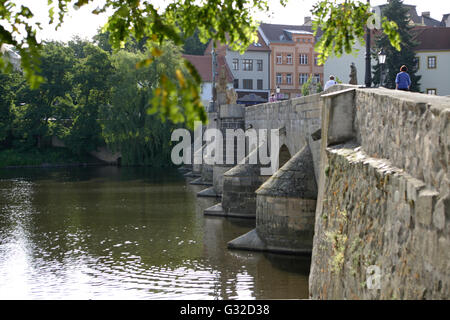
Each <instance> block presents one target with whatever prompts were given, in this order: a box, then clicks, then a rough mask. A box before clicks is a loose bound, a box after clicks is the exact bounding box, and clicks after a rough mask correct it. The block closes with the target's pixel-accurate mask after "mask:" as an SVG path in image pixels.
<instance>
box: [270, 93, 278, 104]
mask: <svg viewBox="0 0 450 320" xmlns="http://www.w3.org/2000/svg"><path fill="white" fill-rule="evenodd" d="M275 101H277V99H276V98H275V93H272V95H271V96H270V98H269V102H275Z"/></svg>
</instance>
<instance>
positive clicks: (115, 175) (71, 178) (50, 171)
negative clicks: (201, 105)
mask: <svg viewBox="0 0 450 320" xmlns="http://www.w3.org/2000/svg"><path fill="white" fill-rule="evenodd" d="M0 177H1V178H2V179H18V178H22V179H32V180H33V181H39V180H49V179H51V180H54V181H58V182H77V181H91V180H102V179H103V180H107V181H135V180H137V179H139V180H141V181H143V182H151V183H155V182H170V181H182V180H183V175H182V174H181V173H180V172H179V171H178V170H177V168H175V167H167V168H153V167H117V166H87V167H81V166H76V167H54V168H9V169H5V168H1V169H0Z"/></svg>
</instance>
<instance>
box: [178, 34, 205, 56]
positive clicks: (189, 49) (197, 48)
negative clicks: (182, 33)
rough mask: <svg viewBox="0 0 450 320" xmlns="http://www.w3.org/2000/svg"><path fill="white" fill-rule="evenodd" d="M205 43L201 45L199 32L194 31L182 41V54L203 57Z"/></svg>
mask: <svg viewBox="0 0 450 320" xmlns="http://www.w3.org/2000/svg"><path fill="white" fill-rule="evenodd" d="M207 46H208V44H207V43H203V42H202V41H201V40H200V38H199V31H198V30H195V32H194V34H193V35H192V36H190V37H187V38H186V39H184V44H183V53H185V54H193V55H203V53H204V52H205V49H206V47H207Z"/></svg>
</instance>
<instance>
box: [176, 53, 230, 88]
mask: <svg viewBox="0 0 450 320" xmlns="http://www.w3.org/2000/svg"><path fill="white" fill-rule="evenodd" d="M183 58H185V59H187V60H189V61H190V62H191V63H192V64H193V65H194V67H195V68H196V69H197V72H198V73H199V74H200V77H201V78H202V80H203V82H212V56H211V55H205V56H196V55H190V54H183ZM217 65H218V68H217V75H219V74H220V70H221V68H222V66H225V70H226V73H227V81H228V82H233V75H232V73H231V71H230V69H229V67H228V65H227V63H226V61H225V58H224V57H222V56H218V57H217ZM217 80H218V76H216V81H217Z"/></svg>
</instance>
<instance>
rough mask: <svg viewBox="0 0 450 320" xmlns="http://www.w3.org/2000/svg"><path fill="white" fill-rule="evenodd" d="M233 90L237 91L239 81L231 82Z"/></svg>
mask: <svg viewBox="0 0 450 320" xmlns="http://www.w3.org/2000/svg"><path fill="white" fill-rule="evenodd" d="M233 88H235V89H239V79H234V80H233Z"/></svg>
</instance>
